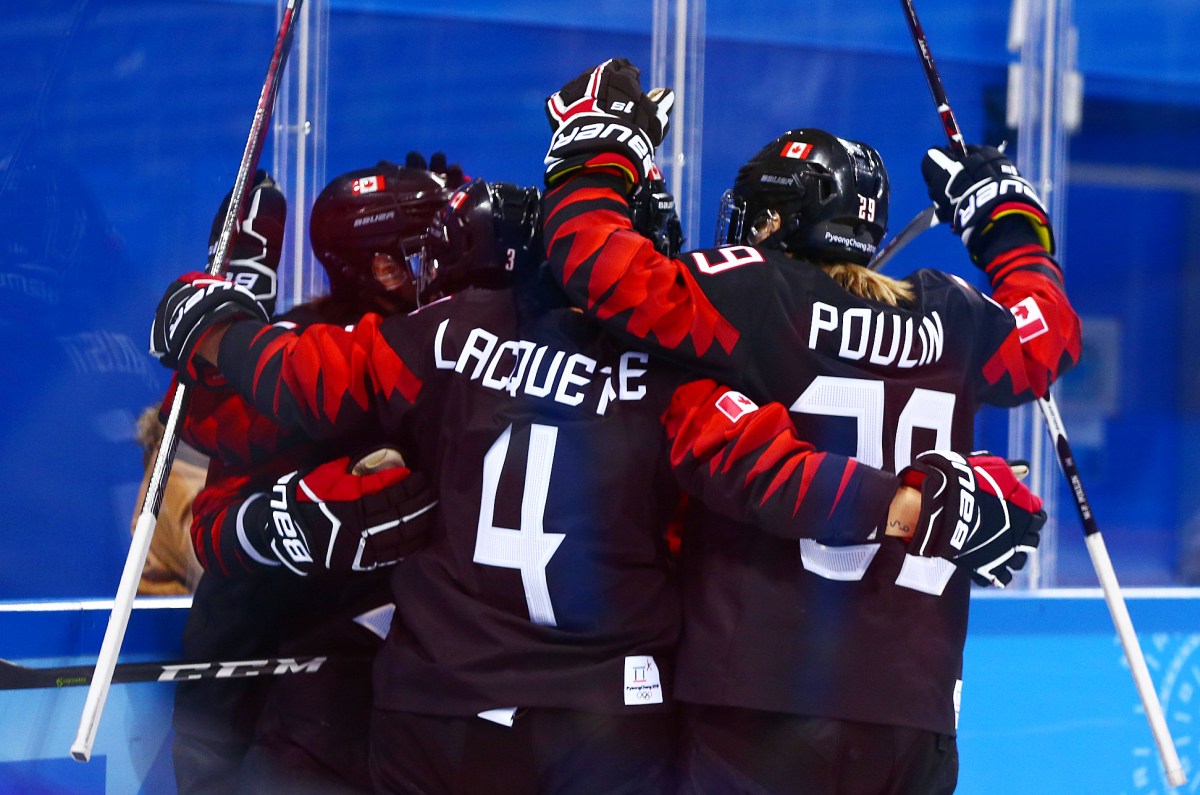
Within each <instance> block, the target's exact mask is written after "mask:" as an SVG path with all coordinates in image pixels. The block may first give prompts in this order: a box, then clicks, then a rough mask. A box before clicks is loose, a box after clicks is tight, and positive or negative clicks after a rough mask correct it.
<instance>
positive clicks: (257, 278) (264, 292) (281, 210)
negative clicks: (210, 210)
mask: <svg viewBox="0 0 1200 795" xmlns="http://www.w3.org/2000/svg"><path fill="white" fill-rule="evenodd" d="M232 193H233V191H230V192H229V193H227V194H225V198H224V200H223V201H222V202H221V206H220V208H219V209H218V210H217V214H216V215H215V216H214V217H213V223H212V231H211V232H209V236H208V257H209V260H210V261H211V260H212V257H213V255H214V254H215V253H216V248H217V239H218V238H219V237H220V236H221V229H222V227H223V226H224V225H225V213H226V212H228V210H229V200H230V196H231V195H232ZM286 224H287V199H286V198H285V197H284V195H283V191H281V190H279V186H278V185H276V184H275V180H273V179H271V175H270V174H268V173H267V172H266V171H263V170H262V169H261V168H260V169H259V170H258V171H257V172H255V174H254V184H253V187H252V188H251V189H250V195H249V197H247V199H246V202H245V204H244V205H243V206H242V223H241V226H240V227H236V228H235V230H234V233H233V240H232V241H231V243H232V248H231V249H230V253H229V268H228V270H227V271H226V273H227V274H228V275H229V279H230V281H233V282H236V283H238V284H240V285H241V286H242V287H245V288H246V289H247V290H249V291H250V292H251V293H253V294H254V297H255V298H257V299H258V302H259V303H260V304H262V305H263V307H264V308H265V309H266V310H267V312H268V314H275V298H276V295H277V291H276V283H277V281H278V280H277V278H276V275H275V272H276V271H277V270H279V257H280V254H281V252H282V251H283V232H284V228H285V226H286Z"/></svg>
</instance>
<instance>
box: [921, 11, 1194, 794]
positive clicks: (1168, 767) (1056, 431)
mask: <svg viewBox="0 0 1200 795" xmlns="http://www.w3.org/2000/svg"><path fill="white" fill-rule="evenodd" d="M900 2H901V4H902V5H903V6H904V15H905V18H906V19H907V20H908V29H909V31H910V32H911V33H912V39H913V44H915V45H916V47H917V53H918V54H919V55H920V56H921V65H922V66H923V67H924V69H925V79H926V80H927V81H928V83H929V90H930V92H931V93H932V94H933V100H934V102H935V103H937V109H938V115H939V116H941V118H942V127H943V128H944V129H945V131H946V137H947V138H948V139H949V141H950V148H951V149H953V150H954V151H955V152H956V153H957V154H959V155H960V156H962V157H966V155H967V147H966V144H964V143H963V137H962V131H961V130H960V129H959V126H958V121H957V120H956V119H955V118H954V111H953V110H951V108H950V102H949V100H947V99H946V90H945V88H943V86H942V78H941V76H940V75H939V74H938V71H937V67H936V66H935V65H934V63H933V54H932V53H931V52H930V51H929V42H928V40H927V39H926V38H925V31H924V30H922V28H921V23H920V21H919V20H918V19H917V10H916V8H914V7H913V2H912V0H900ZM1038 406H1039V407H1040V408H1041V410H1042V419H1043V420H1044V421H1045V425H1046V431H1047V432H1048V433H1049V434H1050V440H1051V442H1053V444H1054V452H1055V454H1056V455H1057V457H1058V465H1059V467H1060V468H1061V469H1062V473H1063V476H1064V477H1066V479H1067V483H1068V484H1069V485H1070V486H1071V496H1072V497H1074V499H1075V507H1076V508H1077V509H1078V510H1079V518H1080V519H1081V520H1082V521H1083V533H1084V541H1085V543H1086V544H1087V548H1088V554H1089V555H1090V556H1091V559H1092V567H1093V568H1094V569H1095V570H1096V577H1097V579H1098V580H1099V581H1100V589H1101V590H1102V591H1103V592H1104V601H1105V603H1107V605H1108V611H1109V614H1110V615H1111V616H1112V620H1113V625H1114V626H1115V627H1116V630H1117V636H1118V637H1119V638H1120V640H1121V647H1122V648H1123V649H1124V650H1125V659H1126V660H1127V661H1128V662H1129V670H1130V673H1132V674H1133V681H1134V684H1135V685H1136V687H1137V691H1138V696H1139V697H1140V698H1141V700H1142V707H1143V709H1145V711H1146V720H1147V721H1148V722H1149V724H1150V731H1151V733H1152V734H1153V735H1154V743H1155V745H1157V746H1158V754H1159V758H1160V759H1161V760H1162V764H1163V768H1164V770H1165V771H1166V774H1167V783H1168V784H1170V785H1171V786H1172V787H1179V786H1182V785H1183V784H1185V783H1186V782H1187V777H1186V776H1185V775H1184V772H1183V767H1182V765H1181V764H1180V762H1179V754H1178V753H1177V752H1176V750H1175V743H1174V741H1173V740H1172V739H1171V733H1170V730H1169V729H1168V728H1167V720H1166V717H1165V716H1164V715H1163V709H1162V704H1161V703H1159V700H1158V693H1157V692H1155V690H1154V682H1153V681H1152V680H1151V679H1150V671H1149V669H1148V668H1147V667H1146V658H1145V656H1144V655H1143V654H1142V647H1141V644H1140V643H1138V639H1137V633H1136V632H1135V631H1134V629H1133V621H1132V619H1130V617H1129V609H1128V607H1126V605H1125V597H1124V596H1123V595H1122V594H1121V586H1120V585H1119V584H1118V583H1117V574H1116V571H1115V570H1114V569H1113V565H1112V560H1111V559H1110V558H1109V556H1108V548H1107V547H1106V546H1105V544H1104V538H1103V536H1101V535H1100V527H1099V526H1098V525H1097V524H1096V519H1095V516H1094V515H1093V513H1092V507H1091V505H1090V504H1089V503H1088V499H1087V494H1086V493H1085V492H1084V490H1083V481H1082V480H1081V479H1080V477H1079V469H1078V468H1077V467H1076V466H1075V456H1074V454H1073V453H1072V452H1071V445H1070V443H1069V442H1068V441H1067V431H1066V428H1065V427H1064V426H1063V422H1062V416H1061V415H1060V414H1059V413H1058V406H1057V404H1056V403H1055V401H1054V396H1053V395H1052V394H1051V393H1050V392H1049V391H1047V392H1046V395H1045V396H1044V397H1042V398H1040V399H1039V400H1038Z"/></svg>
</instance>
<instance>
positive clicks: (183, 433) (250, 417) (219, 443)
mask: <svg viewBox="0 0 1200 795" xmlns="http://www.w3.org/2000/svg"><path fill="white" fill-rule="evenodd" d="M174 391H175V382H174V381H172V383H171V389H170V390H169V391H168V392H167V394H168V399H167V400H166V401H164V403H163V406H162V408H161V409H160V411H159V417H160V418H161V419H162V420H163V421H164V422H165V421H166V416H167V412H168V411H169V409H170V399H169V396H170V395H172V394H174ZM189 394H190V399H189V401H188V407H187V411H186V412H185V413H184V415H183V418H182V420H181V424H180V432H179V438H180V439H182V440H183V441H184V442H186V443H187V444H189V445H191V446H192V447H194V448H196V449H197V450H199V451H200V452H201V453H203V454H204V455H206V456H208V457H209V458H212V459H215V460H219V461H224V462H225V463H227V464H232V465H252V464H257V463H262V462H264V461H267V460H269V459H270V458H271V457H272V456H274V455H275V453H276V451H278V450H280V449H282V448H284V447H287V446H288V445H289V444H291V443H293V442H295V441H297V440H298V439H300V438H303V435H302V434H301V433H300V432H299V431H298V430H297V429H294V428H284V427H282V426H280V425H279V424H278V423H276V422H273V421H272V420H270V419H269V418H267V417H264V416H263V415H262V413H261V412H260V411H258V409H256V408H255V407H254V406H253V405H252V404H251V403H250V402H249V401H247V400H246V399H245V398H243V397H242V396H241V395H239V394H238V393H237V392H235V391H234V390H233V389H232V388H230V387H229V386H228V385H227V384H226V385H222V386H206V385H198V386H195V387H192V389H191V392H190V393H189Z"/></svg>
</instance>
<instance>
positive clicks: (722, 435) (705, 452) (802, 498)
mask: <svg viewBox="0 0 1200 795" xmlns="http://www.w3.org/2000/svg"><path fill="white" fill-rule="evenodd" d="M662 420H663V425H664V427H665V429H666V432H667V438H668V440H669V442H670V445H671V448H670V449H671V466H672V469H673V470H674V472H675V477H676V479H677V480H678V481H679V483H680V485H681V486H682V487H683V488H684V489H685V490H686V491H687V492H689V493H690V494H693V495H695V496H696V497H698V498H699V499H700V500H702V501H703V502H704V503H705V504H706V505H707V506H708V507H709V508H711V509H712V510H714V511H717V512H719V513H722V514H725V515H726V516H729V517H730V518H732V519H737V520H739V521H743V522H748V523H751V524H754V525H756V526H758V527H760V528H762V529H763V530H764V531H766V532H769V533H771V534H773V535H777V536H781V537H783V538H787V539H799V538H811V539H814V540H816V541H818V542H820V543H822V544H828V545H831V546H842V545H848V544H861V543H865V542H867V541H871V540H878V539H879V538H880V537H881V536H882V535H883V534H884V530H885V527H884V525H885V522H886V520H887V514H888V508H889V506H890V504H891V501H892V498H893V497H894V496H895V493H896V489H897V487H898V486H899V485H900V481H899V479H898V478H897V477H896V476H895V475H893V474H890V473H887V472H883V471H882V470H878V469H874V468H872V467H868V466H864V465H862V464H860V463H858V462H857V461H855V460H854V459H853V458H848V457H846V456H840V455H834V454H832V453H819V452H817V451H816V450H815V449H814V448H813V446H812V445H811V444H808V443H807V442H804V441H801V440H800V439H799V437H797V435H796V430H795V427H794V426H793V425H792V421H791V418H790V417H789V416H788V411H787V408H786V407H784V406H783V405H782V404H780V403H768V404H766V405H763V406H756V405H755V404H754V403H753V402H752V401H750V400H749V399H748V398H746V397H745V396H744V395H742V394H741V393H739V392H736V391H733V390H731V389H729V388H727V387H723V386H720V385H719V384H717V383H716V382H715V381H712V380H709V379H698V380H696V381H691V382H688V383H686V384H684V385H682V386H681V387H679V388H678V389H677V390H676V391H675V394H674V395H673V396H672V399H671V402H670V404H669V406H668V408H667V410H666V412H665V413H664V414H663V418H662Z"/></svg>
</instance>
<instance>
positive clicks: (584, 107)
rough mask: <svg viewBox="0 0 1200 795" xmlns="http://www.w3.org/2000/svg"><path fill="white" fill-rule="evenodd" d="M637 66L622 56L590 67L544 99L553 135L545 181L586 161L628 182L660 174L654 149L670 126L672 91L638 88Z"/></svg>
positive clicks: (548, 182)
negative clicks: (621, 176)
mask: <svg viewBox="0 0 1200 795" xmlns="http://www.w3.org/2000/svg"><path fill="white" fill-rule="evenodd" d="M640 76H641V71H640V70H639V69H638V68H637V67H636V66H634V65H633V64H631V63H630V62H629V61H627V60H625V59H624V58H613V59H610V60H608V61H605V62H604V63H602V64H600V65H599V66H597V67H596V68H595V69H589V70H588V71H586V72H584V73H582V74H581V75H579V76H578V77H576V78H575V79H574V80H572V81H571V82H569V83H567V84H566V85H565V86H563V87H562V88H561V89H559V90H558V91H556V92H555V93H553V94H551V95H550V96H549V97H548V98H547V99H546V116H547V118H548V119H549V120H550V127H551V129H553V130H554V136H553V138H551V140H550V149H549V151H548V152H547V153H546V161H545V163H546V175H545V176H546V185H547V186H548V187H553V186H554V185H555V184H557V183H558V182H560V181H561V180H562V179H563V178H564V177H566V176H567V175H568V174H571V173H572V172H574V171H577V170H579V169H581V168H584V167H592V168H608V169H613V170H616V171H618V172H619V173H621V174H622V175H623V176H624V177H625V179H626V181H627V182H628V183H629V184H630V185H631V186H632V185H635V184H637V183H638V182H640V181H641V180H643V179H646V178H647V177H648V176H650V175H657V174H658V167H657V166H655V165H654V150H655V149H656V148H658V145H659V144H660V143H662V140H663V137H664V136H665V135H666V134H667V128H668V127H669V126H670V115H671V107H672V106H673V105H674V104H675V94H674V93H673V92H672V91H671V89H669V88H656V89H653V90H652V91H651V92H650V93H648V94H647V93H645V92H643V91H642V84H641V79H640Z"/></svg>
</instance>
